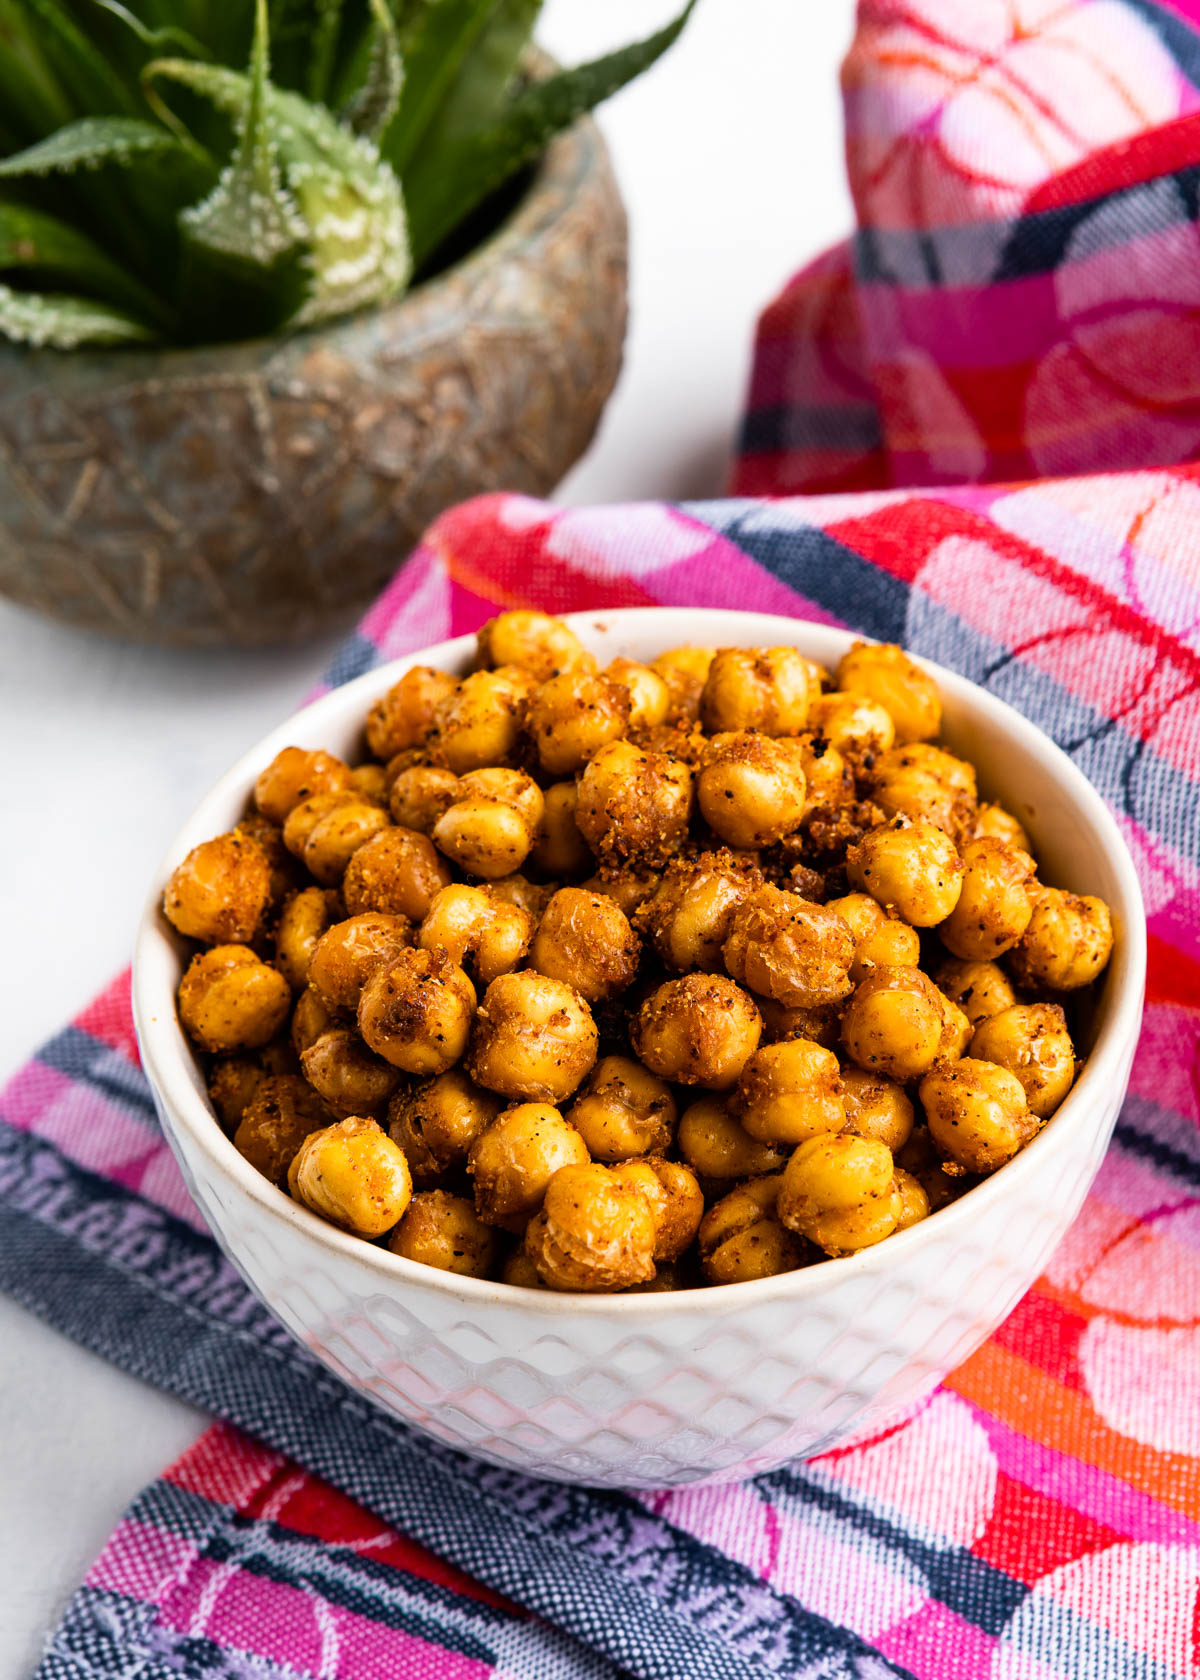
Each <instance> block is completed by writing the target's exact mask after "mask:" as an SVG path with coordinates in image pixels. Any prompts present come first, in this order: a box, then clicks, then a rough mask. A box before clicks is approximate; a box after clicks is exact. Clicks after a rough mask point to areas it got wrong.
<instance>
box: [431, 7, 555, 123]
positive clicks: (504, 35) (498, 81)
mask: <svg viewBox="0 0 1200 1680" xmlns="http://www.w3.org/2000/svg"><path fill="white" fill-rule="evenodd" d="M541 10H542V0H497V3H496V5H494V6H493V8H492V11H491V13H490V15H489V17H488V19H487V22H486V23H485V24H484V27H483V28H482V30H481V31H480V32H479V35H478V36H477V37H476V39H475V42H474V44H473V45H472V47H471V51H470V52H469V53H468V54H467V56H466V58H465V59H464V60H463V62H462V65H461V66H460V68H459V71H458V74H457V75H456V76H455V77H454V80H453V81H452V82H451V83H450V84H449V85H448V86H447V88H446V90H445V92H444V94H443V97H442V99H441V102H440V104H439V106H438V109H437V112H436V114H435V116H434V118H433V120H432V122H431V123H430V124H429V126H428V127H427V128H426V130H425V134H424V137H423V139H422V141H421V150H422V152H424V151H426V150H429V149H432V150H434V151H437V152H439V153H442V154H445V153H446V152H449V151H451V150H453V149H454V148H455V147H457V146H459V145H461V144H462V143H464V142H466V141H469V140H470V138H471V137H472V136H473V135H475V134H478V133H479V132H481V131H482V130H486V129H487V128H489V127H490V126H491V124H492V123H493V122H495V121H496V119H497V117H499V115H500V113H501V112H502V111H503V109H504V107H505V106H506V105H507V103H508V101H509V99H510V97H511V95H512V91H513V86H514V83H515V81H516V77H517V72H518V69H519V66H520V63H521V58H522V55H523V54H524V53H525V52H526V51H527V50H528V48H529V45H530V42H531V41H532V39H533V31H534V26H535V25H536V23H537V20H538V17H539V16H540V15H541Z"/></svg>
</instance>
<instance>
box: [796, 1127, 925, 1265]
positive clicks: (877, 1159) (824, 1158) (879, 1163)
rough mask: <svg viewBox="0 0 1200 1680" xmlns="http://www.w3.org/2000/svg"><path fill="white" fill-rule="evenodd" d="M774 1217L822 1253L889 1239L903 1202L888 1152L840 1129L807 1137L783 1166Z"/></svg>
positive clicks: (844, 1251) (874, 1141)
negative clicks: (822, 1251) (777, 1214)
mask: <svg viewBox="0 0 1200 1680" xmlns="http://www.w3.org/2000/svg"><path fill="white" fill-rule="evenodd" d="M778 1210H779V1218H780V1220H781V1221H782V1223H783V1224H784V1225H786V1226H787V1228H788V1229H789V1230H790V1231H798V1232H799V1233H800V1234H801V1236H805V1237H807V1238H808V1240H809V1242H812V1243H815V1244H816V1246H817V1247H818V1248H822V1249H824V1250H825V1253H826V1254H829V1255H834V1256H836V1255H839V1254H854V1253H856V1252H857V1251H858V1250H859V1249H861V1248H871V1247H873V1246H874V1244H875V1243H878V1242H882V1241H883V1240H884V1238H885V1237H890V1236H891V1234H892V1232H893V1231H894V1230H895V1229H896V1227H897V1225H898V1224H899V1223H900V1217H901V1214H902V1213H903V1212H904V1204H903V1201H902V1199H901V1195H900V1188H899V1186H898V1185H897V1183H896V1172H895V1164H894V1162H893V1160H892V1152H891V1150H890V1149H889V1148H888V1146H887V1144H886V1143H880V1142H879V1140H878V1139H877V1138H863V1137H855V1136H854V1135H853V1134H852V1133H849V1132H843V1133H842V1134H840V1135H839V1136H837V1137H830V1136H828V1135H826V1136H823V1137H815V1138H810V1139H809V1141H808V1142H807V1143H802V1144H801V1145H800V1147H799V1148H798V1149H797V1150H796V1153H795V1154H794V1155H793V1156H792V1158H791V1160H790V1161H789V1162H788V1164H787V1166H786V1167H785V1168H784V1169H783V1181H782V1183H781V1184H780V1186H779V1202H778Z"/></svg>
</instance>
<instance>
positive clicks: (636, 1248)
mask: <svg viewBox="0 0 1200 1680" xmlns="http://www.w3.org/2000/svg"><path fill="white" fill-rule="evenodd" d="M655 1236H656V1227H655V1218H654V1213H653V1211H652V1209H651V1206H650V1204H649V1202H648V1201H647V1200H646V1198H645V1197H644V1196H643V1195H642V1194H641V1192H640V1191H639V1190H638V1189H636V1188H634V1187H633V1186H632V1185H629V1184H627V1183H625V1182H624V1181H623V1180H622V1179H621V1178H620V1177H619V1176H618V1175H617V1174H616V1173H614V1172H613V1171H612V1170H610V1169H609V1168H608V1167H604V1166H600V1165H599V1164H598V1163H593V1162H589V1163H581V1164H580V1165H578V1166H567V1167H560V1168H559V1170H558V1172H556V1173H555V1175H554V1177H553V1178H552V1179H551V1180H550V1183H549V1185H548V1186H547V1188H546V1198H545V1202H544V1204H543V1207H542V1210H541V1212H540V1213H539V1214H537V1215H536V1216H535V1217H534V1218H533V1219H532V1220H531V1221H530V1223H529V1229H528V1230H527V1231H526V1233H525V1252H526V1253H527V1254H528V1255H529V1257H530V1259H531V1260H532V1261H533V1263H534V1266H535V1267H536V1268H537V1273H538V1276H539V1277H540V1278H541V1280H542V1282H543V1283H546V1284H548V1285H549V1286H550V1288H551V1289H572V1290H605V1291H611V1290H615V1289H627V1288H629V1286H630V1285H631V1284H635V1283H645V1282H648V1281H649V1279H650V1278H652V1277H653V1276H654V1243H655Z"/></svg>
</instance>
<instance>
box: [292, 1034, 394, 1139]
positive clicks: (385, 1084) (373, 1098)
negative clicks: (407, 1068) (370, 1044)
mask: <svg viewBox="0 0 1200 1680" xmlns="http://www.w3.org/2000/svg"><path fill="white" fill-rule="evenodd" d="M300 1066H301V1067H302V1068H303V1069H304V1077H305V1079H307V1080H308V1082H309V1084H310V1085H311V1086H312V1088H313V1090H314V1091H315V1092H316V1093H317V1095H318V1096H319V1097H323V1098H324V1099H325V1101H326V1102H327V1103H328V1104H329V1107H330V1109H331V1110H332V1112H333V1113H334V1114H336V1115H338V1116H339V1118H344V1117H345V1116H347V1115H350V1114H378V1113H380V1112H381V1111H382V1110H383V1109H384V1108H385V1107H386V1106H387V1102H388V1099H389V1097H390V1096H391V1095H392V1092H393V1091H394V1090H395V1089H396V1086H397V1085H398V1084H399V1083H400V1074H399V1073H398V1072H397V1070H396V1069H395V1068H394V1067H389V1066H388V1064H387V1063H386V1062H383V1061H380V1059H379V1057H378V1056H373V1055H372V1054H371V1052H370V1051H369V1050H368V1049H367V1048H366V1046H365V1045H364V1044H363V1042H362V1040H361V1039H360V1038H359V1036H358V1034H357V1033H353V1032H350V1031H349V1030H348V1028H346V1027H331V1028H330V1029H329V1030H328V1031H327V1032H323V1033H322V1034H321V1036H320V1037H319V1038H316V1039H314V1040H313V1042H312V1043H311V1044H310V1045H309V1047H308V1049H307V1050H305V1051H304V1052H303V1054H302V1055H301V1057H300Z"/></svg>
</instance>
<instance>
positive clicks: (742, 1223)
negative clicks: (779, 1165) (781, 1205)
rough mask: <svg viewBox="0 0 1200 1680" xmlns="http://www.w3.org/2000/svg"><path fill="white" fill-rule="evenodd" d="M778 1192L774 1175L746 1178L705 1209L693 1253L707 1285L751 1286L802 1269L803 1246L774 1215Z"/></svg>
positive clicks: (777, 1178)
mask: <svg viewBox="0 0 1200 1680" xmlns="http://www.w3.org/2000/svg"><path fill="white" fill-rule="evenodd" d="M779 1187H780V1177H779V1174H777V1173H776V1174H774V1175H773V1176H771V1177H770V1178H758V1179H751V1180H750V1181H749V1183H747V1184H739V1185H738V1187H737V1189H736V1190H731V1191H730V1192H729V1194H728V1195H727V1196H724V1197H722V1199H721V1200H720V1201H719V1202H717V1203H716V1204H715V1205H714V1206H713V1207H711V1208H709V1210H708V1212H707V1213H706V1214H705V1216H704V1219H703V1221H702V1222H701V1225H700V1231H699V1248H700V1258H701V1262H702V1264H703V1266H704V1275H705V1276H706V1277H707V1278H708V1281H709V1282H710V1283H752V1282H753V1281H754V1280H755V1279H756V1278H765V1277H778V1276H779V1274H780V1273H781V1272H794V1271H795V1270H796V1268H797V1267H798V1266H800V1265H802V1264H803V1260H804V1250H803V1246H802V1245H801V1243H800V1242H799V1241H798V1240H797V1239H796V1238H795V1237H794V1236H793V1235H792V1233H791V1232H790V1231H788V1230H786V1229H785V1228H784V1226H783V1225H782V1224H781V1223H780V1220H779V1218H778V1216H777V1202H778V1197H779Z"/></svg>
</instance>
